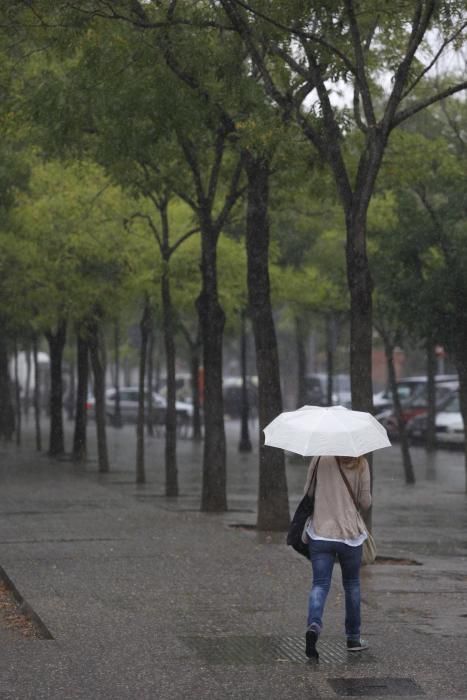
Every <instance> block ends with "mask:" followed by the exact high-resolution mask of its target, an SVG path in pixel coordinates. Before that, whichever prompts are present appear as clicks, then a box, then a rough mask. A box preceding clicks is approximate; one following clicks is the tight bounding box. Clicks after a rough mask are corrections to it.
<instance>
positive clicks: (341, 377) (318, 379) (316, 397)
mask: <svg viewBox="0 0 467 700" xmlns="http://www.w3.org/2000/svg"><path fill="white" fill-rule="evenodd" d="M305 394H306V403H307V404H308V405H309V406H327V404H328V400H327V397H328V375H327V374H326V373H325V372H318V373H316V374H308V375H307V376H306V377H305ZM351 402H352V395H351V392H350V375H348V374H335V375H334V376H333V378H332V403H333V405H338V404H340V405H341V406H350V404H351Z"/></svg>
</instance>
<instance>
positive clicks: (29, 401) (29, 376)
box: [24, 346, 31, 421]
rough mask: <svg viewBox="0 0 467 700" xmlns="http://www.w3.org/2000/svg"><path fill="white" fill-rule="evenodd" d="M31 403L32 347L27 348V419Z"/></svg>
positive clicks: (25, 394)
mask: <svg viewBox="0 0 467 700" xmlns="http://www.w3.org/2000/svg"><path fill="white" fill-rule="evenodd" d="M30 403H31V348H30V346H29V347H28V348H27V350H26V382H25V387H24V415H25V416H26V421H27V420H28V418H29V405H30Z"/></svg>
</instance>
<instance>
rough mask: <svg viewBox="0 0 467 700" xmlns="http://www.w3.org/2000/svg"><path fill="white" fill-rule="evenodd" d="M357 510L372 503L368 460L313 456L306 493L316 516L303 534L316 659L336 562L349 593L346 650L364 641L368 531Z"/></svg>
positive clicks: (310, 639) (309, 638)
mask: <svg viewBox="0 0 467 700" xmlns="http://www.w3.org/2000/svg"><path fill="white" fill-rule="evenodd" d="M349 489H351V491H352V492H353V495H354V498H355V500H356V502H357V504H358V507H359V508H360V509H362V510H364V511H365V510H367V509H368V508H369V507H370V505H371V492H370V470H369V467H368V462H367V461H366V459H365V458H364V457H330V456H327V457H314V458H313V459H312V461H311V464H310V468H309V470H308V476H307V480H306V483H305V493H308V494H309V495H310V496H312V495H313V492H314V495H315V505H314V511H313V516H312V517H310V518H309V519H308V520H307V522H306V525H305V528H304V531H303V537H302V538H303V541H304V542H305V543H308V547H309V552H310V559H311V565H312V569H313V584H312V588H311V591H310V597H309V604H308V626H307V631H306V655H307V656H308V657H309V658H318V656H319V655H318V652H317V650H316V643H317V641H318V638H319V635H320V634H321V630H322V628H323V622H322V618H323V612H324V606H325V603H326V598H327V595H328V593H329V589H330V586H331V578H332V571H333V567H334V562H335V561H336V559H337V560H338V562H339V564H340V566H341V570H342V584H343V587H344V592H345V634H346V637H347V649H348V651H352V652H354V651H362V650H364V649H367V648H368V644H367V643H366V642H365V641H363V640H362V639H361V638H360V565H361V560H362V549H363V542H364V541H365V539H366V538H367V532H366V529H365V526H364V522H363V520H362V518H361V517H360V516H359V514H358V513H357V511H356V508H355V504H354V500H353V499H352V496H351V493H350V491H349Z"/></svg>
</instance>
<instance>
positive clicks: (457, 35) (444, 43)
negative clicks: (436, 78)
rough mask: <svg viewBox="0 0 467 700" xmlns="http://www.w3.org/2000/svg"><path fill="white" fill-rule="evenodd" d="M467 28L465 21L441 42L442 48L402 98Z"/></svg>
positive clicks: (405, 94) (404, 95) (403, 95)
mask: <svg viewBox="0 0 467 700" xmlns="http://www.w3.org/2000/svg"><path fill="white" fill-rule="evenodd" d="M466 28H467V22H464V23H463V24H462V25H461V26H460V27H459V29H458V30H457V31H456V32H454V34H452V36H450V37H448V38H447V39H446V40H445V41H443V43H442V44H441V46H440V48H439V49H438V51H437V52H436V53H435V55H434V57H433V59H432V60H431V61H430V63H428V65H427V66H425V68H424V69H423V70H422V71H421V73H420V74H419V75H418V76H417V77H416V78H415V80H414V81H413V82H412V83H411V84H410V86H409V87H408V88H407V90H405V91H404V93H403V94H402V99H404V97H407V95H409V94H410V93H411V92H412V90H413V89H414V88H415V87H416V86H417V85H418V83H419V82H420V81H421V80H422V78H423V77H424V76H425V75H426V74H427V73H429V71H430V70H431V69H432V68H433V66H434V65H435V64H436V62H437V61H438V59H439V57H440V56H441V54H442V53H443V51H444V49H445V48H446V47H447V46H449V44H452V42H453V41H455V40H456V39H457V38H458V37H459V36H460V34H462V32H463V31H464V29H466Z"/></svg>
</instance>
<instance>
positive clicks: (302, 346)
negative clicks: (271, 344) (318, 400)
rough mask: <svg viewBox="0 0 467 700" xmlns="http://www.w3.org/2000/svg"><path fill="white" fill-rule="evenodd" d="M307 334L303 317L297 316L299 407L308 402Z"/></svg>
mask: <svg viewBox="0 0 467 700" xmlns="http://www.w3.org/2000/svg"><path fill="white" fill-rule="evenodd" d="M306 336H307V334H306V333H305V330H304V323H303V318H300V316H296V317H295V341H296V345H297V407H300V406H304V405H305V404H306V396H307V391H306V371H307V357H306Z"/></svg>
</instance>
